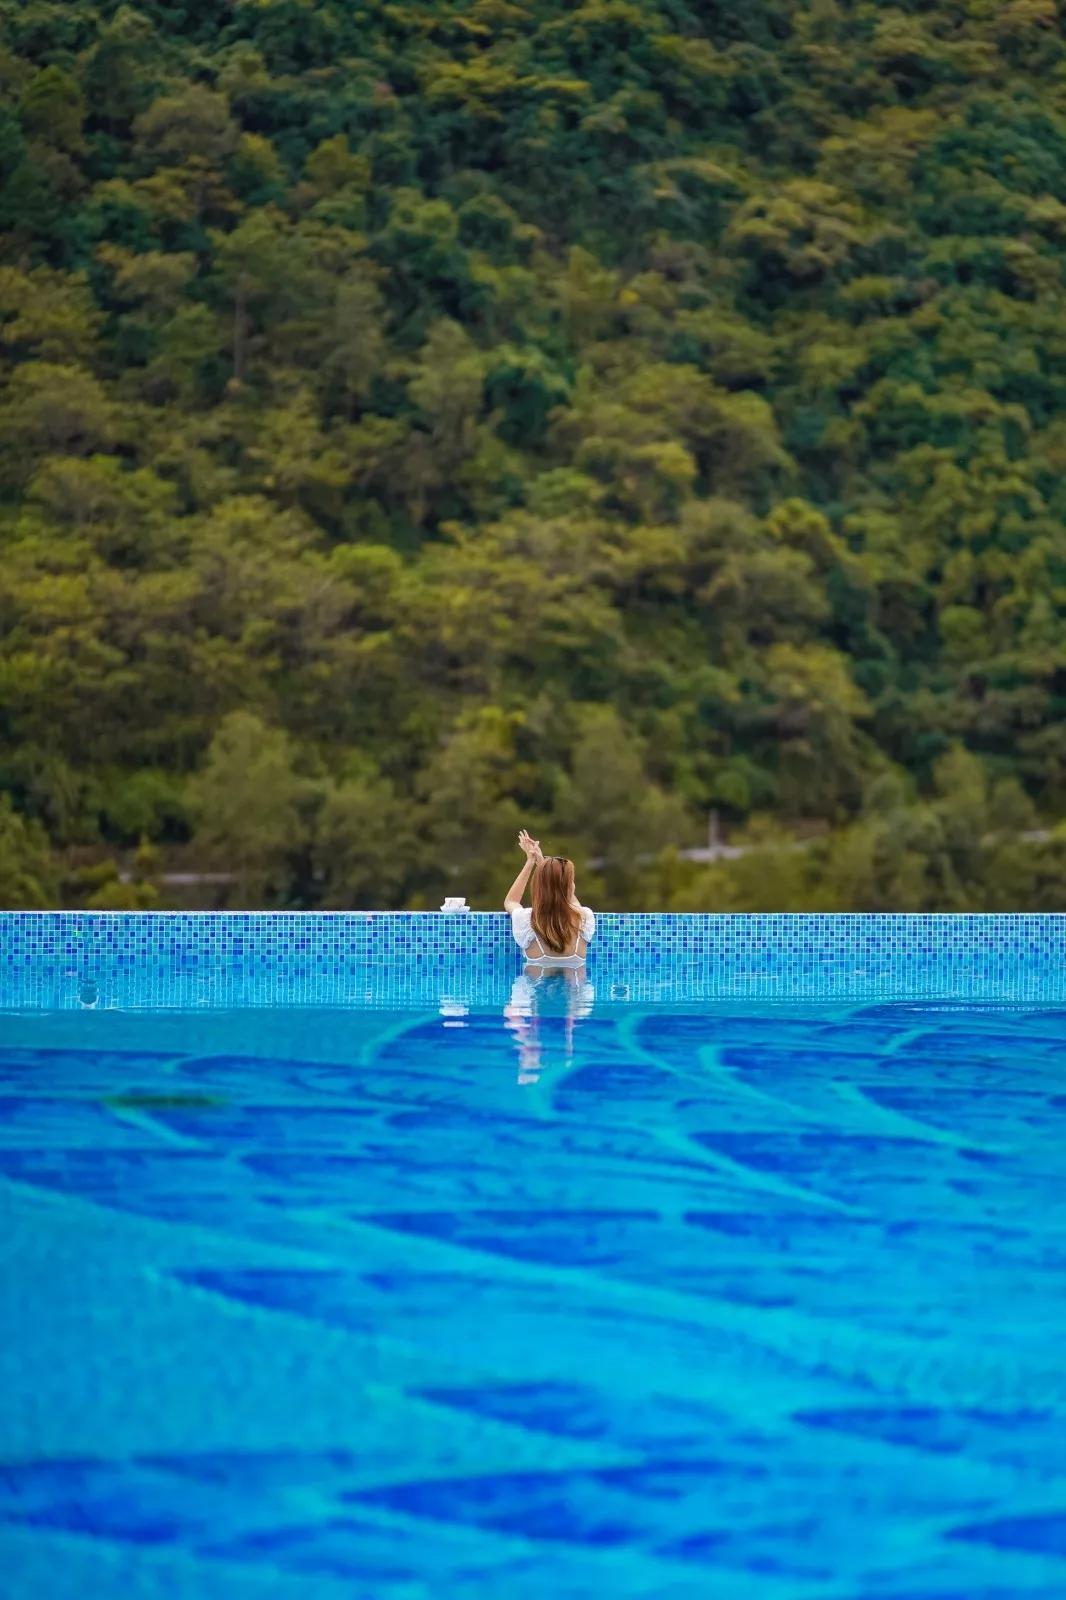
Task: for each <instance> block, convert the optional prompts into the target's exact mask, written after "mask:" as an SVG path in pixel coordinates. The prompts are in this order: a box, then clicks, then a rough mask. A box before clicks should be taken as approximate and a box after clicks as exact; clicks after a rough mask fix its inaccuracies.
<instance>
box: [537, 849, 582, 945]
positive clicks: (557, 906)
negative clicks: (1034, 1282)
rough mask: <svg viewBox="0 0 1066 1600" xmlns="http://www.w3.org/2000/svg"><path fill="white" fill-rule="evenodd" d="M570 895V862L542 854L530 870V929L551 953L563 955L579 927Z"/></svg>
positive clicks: (572, 867)
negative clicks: (542, 857)
mask: <svg viewBox="0 0 1066 1600" xmlns="http://www.w3.org/2000/svg"><path fill="white" fill-rule="evenodd" d="M573 898H574V863H573V862H572V861H568V860H567V859H566V857H565V856H545V858H544V860H543V861H542V862H540V864H539V865H538V867H537V870H536V872H535V873H534V874H533V919H532V921H533V932H534V933H535V934H536V936H537V938H538V939H539V940H540V942H541V944H542V945H543V946H544V948H545V950H550V951H551V953H552V955H556V956H562V955H567V954H568V953H569V951H570V946H571V945H572V944H573V943H574V940H575V938H576V936H577V934H578V932H579V931H580V928H581V912H580V911H578V910H577V908H576V907H575V906H573V905H571V904H570V902H571V900H572V899H573Z"/></svg>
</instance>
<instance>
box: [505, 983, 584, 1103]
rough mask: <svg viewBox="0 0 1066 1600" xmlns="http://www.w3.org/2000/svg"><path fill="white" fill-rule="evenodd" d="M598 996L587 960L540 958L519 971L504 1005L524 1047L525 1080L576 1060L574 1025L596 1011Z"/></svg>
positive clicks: (514, 1033)
mask: <svg viewBox="0 0 1066 1600" xmlns="http://www.w3.org/2000/svg"><path fill="white" fill-rule="evenodd" d="M595 999H596V991H595V989H594V988H593V987H592V984H591V983H590V982H589V981H588V978H587V977H586V976H585V968H584V966H583V965H582V966H580V967H579V966H560V965H558V964H557V965H556V966H554V967H549V966H546V965H545V964H544V963H543V962H539V961H538V962H532V963H530V964H529V965H528V966H527V967H526V969H525V971H524V972H521V973H519V975H518V977H517V978H516V979H515V981H514V984H513V985H512V988H511V998H510V1000H509V1001H508V1002H507V1004H506V1005H505V1006H504V1008H503V1020H504V1024H505V1026H506V1028H507V1030H508V1032H509V1033H510V1034H511V1035H512V1036H513V1038H514V1042H515V1046H516V1048H517V1050H518V1081H519V1083H536V1082H537V1081H538V1080H539V1078H540V1075H541V1072H542V1071H543V1069H544V1068H545V1067H550V1066H553V1065H555V1064H556V1063H558V1062H560V1061H561V1062H563V1063H566V1062H569V1061H570V1059H571V1058H572V1056H573V1054H574V1026H575V1024H576V1023H578V1022H580V1021H581V1020H582V1018H584V1017H587V1016H589V1015H590V1014H591V1012H592V1007H593V1002H594V1001H595ZM560 1043H561V1045H562V1050H561V1052H560V1051H559V1048H558V1046H559V1044H560ZM553 1047H554V1049H553ZM545 1055H547V1059H546V1060H545V1059H544V1057H545ZM553 1057H554V1059H553Z"/></svg>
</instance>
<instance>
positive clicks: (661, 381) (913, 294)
mask: <svg viewBox="0 0 1066 1600" xmlns="http://www.w3.org/2000/svg"><path fill="white" fill-rule="evenodd" d="M0 18H2V38H3V47H2V50H0V179H2V182H3V190H2V197H0V230H2V233H3V244H2V253H0V373H2V394H0V542H2V561H0V792H2V793H3V794H4V795H5V796H6V797H7V798H6V799H4V800H3V801H0V808H2V809H0V900H2V901H3V902H4V903H6V904H8V905H34V904H50V903H57V902H58V901H60V900H62V901H64V902H66V903H81V904H99V905H123V904H150V903H153V901H156V903H164V904H165V903H171V902H172V901H173V897H174V895H175V894H176V893H177V891H176V890H174V889H172V888H168V887H167V886H166V885H163V887H162V888H160V882H161V874H162V871H163V869H164V868H169V869H170V870H171V871H175V870H177V871H187V872H198V871H218V872H226V873H231V874H235V875H236V881H235V882H234V883H233V884H232V885H231V886H230V887H229V888H228V889H227V890H224V891H218V890H216V889H209V888H205V889H204V890H203V891H202V892H203V895H204V896H205V897H206V898H205V899H204V901H203V903H212V901H211V898H210V896H211V895H213V894H217V893H219V892H224V893H225V894H227V895H228V903H230V904H247V903H256V902H261V903H264V904H268V905H278V906H315V905H322V906H342V905H351V904H358V905H367V906H386V905H396V906H400V905H411V906H418V905H427V904H435V903H436V901H437V897H438V895H439V893H440V891H441V890H442V889H444V888H447V887H454V888H457V889H459V890H460V892H463V891H465V892H467V893H468V894H469V895H470V896H471V897H472V898H474V899H475V900H480V902H481V903H487V902H486V900H485V899H484V897H486V896H488V895H489V894H495V893H496V892H497V891H498V889H499V887H500V886H501V884H502V883H504V882H506V881H507V879H508V878H509V877H510V874H511V870H512V865H513V857H514V856H515V852H514V850H513V838H514V834H515V830H516V828H517V826H518V825H519V822H520V821H525V822H527V823H528V824H529V826H530V827H531V828H532V829H533V830H534V831H535V832H536V831H539V832H541V833H542V835H543V836H544V838H545V841H546V843H549V844H550V845H551V847H552V848H553V849H556V850H562V849H567V848H568V849H569V850H570V851H571V852H572V853H573V854H574V855H575V857H576V859H577V860H578V862H579V863H580V864H582V865H583V869H584V870H583V876H582V880H581V881H582V889H583V892H584V893H585V897H586V898H594V899H596V900H598V902H599V903H601V904H604V905H612V906H614V907H625V906H632V907H640V906H649V907H650V906H667V905H673V906H675V907H678V908H685V909H711V908H713V907H715V906H724V907H727V908H730V909H732V908H743V907H754V908H759V909H761V908H767V907H780V908H784V909H788V908H805V907H844V908H857V909H864V908H872V907H886V908H901V909H916V908H943V909H955V908H965V907H970V908H976V909H982V908H986V909H998V908H1001V907H1017V908H1024V907H1026V906H1034V907H1036V906H1043V907H1052V906H1056V905H1058V904H1060V903H1061V898H1062V895H1063V892H1064V891H1066V838H1064V837H1063V834H1062V832H1061V830H1060V831H1059V832H1058V833H1056V829H1057V828H1058V827H1059V823H1060V819H1061V818H1062V816H1063V814H1064V811H1066V781H1064V780H1066V723H1064V720H1063V712H1064V709H1066V623H1064V615H1066V613H1064V600H1066V527H1064V521H1066V301H1064V275H1063V269H1064V264H1066V47H1064V29H1063V18H1062V16H1060V14H1059V8H1058V6H1057V5H1056V4H1055V0H954V3H949V0H943V3H921V0H913V3H910V4H900V5H898V6H892V5H885V4H878V3H872V0H856V3H846V0H839V3H838V0H806V3H801V0H791V3H788V0H743V3H742V4H738V3H736V0H732V3H730V4H724V3H718V0H657V3H653V0H640V3H639V4H638V3H632V4H631V3H626V0H587V3H584V4H576V3H574V4H568V3H565V0H526V3H523V4H517V3H515V4H512V3H509V0H451V3H436V4H434V3H428V0H425V3H423V0H396V3H375V0H363V3H357V0H173V3H162V0H139V3H137V4H116V3H109V0H68V3H57V0H56V3H54V0H0ZM712 809H713V810H716V811H717V812H718V814H719V817H720V819H721V824H722V827H723V829H724V831H725V832H726V833H727V834H728V835H729V836H730V837H731V838H732V839H733V841H734V842H742V843H744V842H746V844H747V845H748V846H750V849H751V852H752V853H750V854H748V855H746V856H744V857H743V858H741V859H740V860H739V861H737V862H736V863H733V864H725V865H720V866H715V867H712V868H709V869H703V868H699V867H696V866H694V865H692V864H691V863H687V862H682V861H680V860H679V859H678V858H677V856H676V849H677V848H678V847H685V846H690V845H694V844H699V843H701V842H702V840H703V837H704V834H705V828H706V816H707V813H708V811H710V810H712ZM1038 830H1039V832H1040V834H1041V837H1039V838H1033V837H1027V835H1032V834H1033V833H1034V832H1035V831H1038ZM796 840H799V841H801V843H800V845H799V847H797V846H796V845H795V844H794V843H793V841H796ZM590 863H597V864H598V865H595V866H590V865H589V864H590ZM119 866H122V867H124V868H126V869H129V870H130V871H131V872H132V879H131V880H130V881H124V880H119V879H118V878H117V877H116V876H115V872H116V868H117V867H119ZM157 896H161V898H160V899H158V900H156V897H157Z"/></svg>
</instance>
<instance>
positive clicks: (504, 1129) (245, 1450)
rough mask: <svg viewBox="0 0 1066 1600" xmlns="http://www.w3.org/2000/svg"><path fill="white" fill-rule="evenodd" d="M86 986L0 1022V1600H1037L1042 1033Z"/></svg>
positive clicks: (1064, 1097) (1046, 1537)
mask: <svg viewBox="0 0 1066 1600" xmlns="http://www.w3.org/2000/svg"><path fill="white" fill-rule="evenodd" d="M102 987H103V989H106V985H103V986H102ZM100 996H101V987H99V986H97V985H96V984H91V985H87V986H86V987H85V988H84V990H83V992H82V997H81V1009H77V1008H74V1009H67V1010H63V1011H48V1010H39V1011H30V1010H26V1011H22V1012H9V1013H7V1014H6V1015H4V1016H3V1017H2V1018H0V1039H2V1043H0V1095H2V1098H0V1203H2V1206H3V1211H4V1217H3V1223H2V1227H0V1240H2V1243H0V1249H2V1251H3V1255H4V1261H3V1271H2V1279H0V1394H2V1395H3V1401H2V1412H0V1457H2V1466H0V1558H2V1563H3V1569H4V1572H5V1575H6V1584H7V1587H6V1588H4V1591H3V1592H4V1593H5V1594H6V1595H11V1596H17V1597H19V1600H22V1597H24V1596H25V1597H29V1596H48V1597H65V1596H68V1595H69V1596H78V1597H79V1600H86V1597H92V1600H112V1597H115V1600H120V1597H121V1600H129V1597H132V1596H136V1595H142V1594H143V1595H150V1596H153V1597H156V1596H158V1597H159V1600H163V1597H164V1596H165V1597H166V1600H185V1597H188V1600H215V1597H228V1596H233V1597H235V1600H244V1597H246V1596H247V1597H267V1596H269V1597H272V1600H273V1597H278V1600H281V1597H290V1596H291V1597H299V1600H319V1597H321V1600H334V1597H336V1600H401V1597H402V1600H408V1597H412V1600H413V1597H423V1596H429V1595H433V1596H445V1597H453V1596H454V1597H471V1600H473V1597H478V1600H481V1597H488V1596H493V1597H495V1596H500V1597H505V1600H542V1597H549V1596H550V1597H567V1596H584V1595H588V1596H608V1597H613V1596H619V1597H623V1600H628V1597H637V1596H639V1597H648V1600H652V1597H655V1600H662V1597H667V1600H668V1597H673V1596H678V1597H689V1596H691V1597H693V1600H697V1597H699V1600H715V1597H719V1596H721V1597H723V1600H748V1597H751V1600H993V1597H996V1600H1017V1597H1036V1596H1041V1597H1046V1600H1062V1597H1063V1596H1064V1595H1066V1337H1064V1324H1066V1296H1064V1281H1066V1280H1064V1268H1066V1183H1064V1173H1066V1160H1064V1141H1063V1125H1064V1119H1066V1006H1063V1005H1062V1004H1046V1005H1039V1004H1031V1005H1025V1006H1013V1007H1012V1006H1005V1005H980V1004H974V1005H958V1004H953V1003H945V1004H937V1003H933V1002H923V1003H892V1002H881V1003H869V1002H867V1003H864V1002H861V1001H859V1002H847V1003H834V1004H832V1005H829V1004H819V1003H816V1002H813V1001H811V1002H804V1003H802V1004H795V1005H775V1004H773V1003H772V1002H770V1001H756V1000H754V999H753V1000H750V1001H741V1000H738V1001H732V1002H727V1003H709V1002H707V1001H701V1002H700V1003H699V1004H696V1003H690V1002H686V1000H685V999H684V997H683V995H682V996H679V995H678V994H676V993H674V994H672V996H671V998H670V999H669V1000H668V1001H664V1002H662V1003H659V1004H643V1003H642V1004H635V1003H633V1002H631V1001H627V998H626V995H625V992H624V991H620V992H617V993H612V991H611V989H610V986H609V985H607V986H604V985H600V986H599V988H598V989H594V988H593V986H592V984H591V983H589V982H587V981H576V982H571V981H568V980H567V979H566V978H563V977H560V976H559V975H556V976H554V977H552V978H551V979H545V980H543V981H539V980H538V979H537V978H536V977H535V975H534V976H533V977H531V978H522V977H520V978H518V979H517V980H516V981H515V983H514V985H513V987H512V988H511V989H510V990H509V992H508V991H507V990H506V989H505V991H504V999H503V1002H502V1004H493V1005H491V1006H490V1005H488V1004H485V1003H470V1002H468V1001H463V1000H455V999H449V998H448V995H447V994H446V993H440V994H433V995H428V994H427V997H426V998H425V1000H424V1002H423V1003H421V1004H418V1005H415V1006H413V1007H411V1008H408V1009H397V1008H396V1007H392V1008H388V1009H386V1008H380V1009H378V1008H375V1007H374V1005H367V1006H360V1005H359V1004H358V1003H353V1004H350V1005H348V1006H346V1007H345V1008H343V1009H330V1008H321V1009H318V1008H307V1007H305V1008H294V1007H288V1006H284V1005H279V1006H278V1007H276V1008H274V1009H271V1008H268V1007H260V1008H257V1009H246V1010H224V1009H205V1008H201V1009H191V1010H159V1011H153V1010H143V1011H136V1010H122V1011H119V1010H106V1009H101V1006H100Z"/></svg>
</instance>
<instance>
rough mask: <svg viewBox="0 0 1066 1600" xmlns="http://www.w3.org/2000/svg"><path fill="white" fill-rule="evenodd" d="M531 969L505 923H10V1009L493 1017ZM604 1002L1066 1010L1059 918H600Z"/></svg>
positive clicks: (412, 918)
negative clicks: (948, 1003)
mask: <svg viewBox="0 0 1066 1600" xmlns="http://www.w3.org/2000/svg"><path fill="white" fill-rule="evenodd" d="M520 967H521V956H520V954H519V952H518V951H517V949H516V947H515V945H514V942H513V940H512V938H511V934H510V927H509V923H508V919H507V917H506V916H504V915H503V914H502V913H470V914H466V915H462V916H447V915H441V914H439V913H432V912H347V911H341V912H307V913H303V912H230V913H221V914H220V913H207V912H160V913H154V912H153V913H145V912H6V913H0V1006H9V1007H11V1006H13V1007H18V1008H24V1007H34V1008H36V1007H44V1008H47V1009H63V1008H71V1009H77V1008H78V1007H91V1006H95V1005H100V1006H102V1007H108V1006H118V1007H122V1008H130V1007H149V1008H152V1009H158V1008H163V1007H184V1008H193V1007H196V1006H208V1007H215V1006H235V1007H240V1006H264V1005H267V1006H269V1005H277V1004H284V1005H286V1006H292V1005H330V1006H336V1005H349V1006H354V1007H361V1006H366V1005H375V1006H388V1005H398V1006H402V1005H409V1004H411V1003H419V1002H421V1001H424V1000H426V999H427V998H431V997H436V999H438V1000H441V1001H443V1000H446V999H447V998H448V996H452V997H454V999H455V1001H456V1003H457V1004H463V1003H466V1004H473V1003H490V1004H495V1003H497V1002H498V1001H499V1000H501V999H502V998H503V997H504V996H505V995H506V993H507V990H508V989H509V987H510V984H511V982H512V981H513V978H514V976H515V974H516V973H517V972H518V971H519V969H520ZM588 975H589V978H590V980H591V981H593V982H595V983H596V984H597V985H598V986H599V998H601V999H602V998H605V997H606V990H605V987H604V986H605V985H610V986H611V991H612V992H611V994H610V998H613V999H616V1000H620V1001H621V1000H627V999H629V1000H641V1001H645V1000H654V1001H662V1000H669V999H671V998H673V997H677V998H685V999H688V1000H705V999H722V998H728V997H738V998H741V997H745V996H758V997H759V998H763V999H773V998H781V999H790V1000H793V999H826V998H834V997H841V998H863V997H866V998H886V999H900V998H908V997H909V998H914V999H958V1000H982V999H989V1000H1016V1001H1020V1002H1025V1003H1033V1002H1038V1001H1040V1000H1041V999H1056V998H1062V997H1063V996H1064V995H1066V916H1063V915H1056V914H1035V913H1023V912H1019V913H1009V914H997V915H988V916H981V915H976V914H965V915H933V914H929V915H925V914H921V915H897V914H870V915H829V914H820V913H818V914H811V915H793V914H788V913H781V914H768V915H753V916H740V915H695V914H693V915H672V914H662V915H657V914H643V913H640V914H633V915H621V914H615V913H605V914H603V915H601V917H600V918H599V926H598V931H597V937H596V940H595V943H594V945H593V947H592V949H591V951H590V957H589V963H588Z"/></svg>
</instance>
